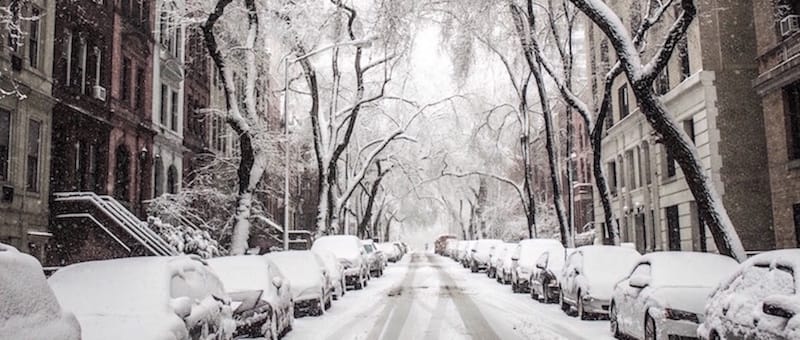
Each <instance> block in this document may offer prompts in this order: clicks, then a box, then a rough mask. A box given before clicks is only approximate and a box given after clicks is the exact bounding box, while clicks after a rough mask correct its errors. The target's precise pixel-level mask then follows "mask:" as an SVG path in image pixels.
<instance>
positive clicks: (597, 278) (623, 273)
mask: <svg viewBox="0 0 800 340" xmlns="http://www.w3.org/2000/svg"><path fill="white" fill-rule="evenodd" d="M641 256H642V255H641V254H639V252H637V251H636V250H635V249H631V248H628V247H617V246H600V245H594V246H583V247H578V248H577V249H575V252H574V253H572V254H570V255H569V257H567V264H566V265H565V266H564V271H563V274H562V279H561V295H560V299H559V301H560V303H561V310H563V311H564V312H565V313H568V314H569V313H570V312H571V310H572V308H575V310H576V311H577V314H578V317H580V318H581V320H587V319H589V318H590V317H591V316H593V315H606V314H608V309H609V306H610V305H611V295H612V293H613V292H614V286H615V285H616V284H617V282H619V281H622V279H624V278H625V277H627V276H628V275H629V274H630V273H631V269H633V266H634V265H635V264H636V263H637V261H639V258H640V257H641Z"/></svg>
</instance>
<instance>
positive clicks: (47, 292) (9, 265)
mask: <svg viewBox="0 0 800 340" xmlns="http://www.w3.org/2000/svg"><path fill="white" fill-rule="evenodd" d="M80 333H81V330H80V326H79V325H78V320H77V319H76V318H75V316H73V315H72V314H70V313H66V312H64V311H62V310H61V306H60V305H59V304H58V301H57V300H56V297H55V295H54V294H53V291H52V289H50V287H49V286H48V285H47V280H46V279H45V277H44V272H43V271H42V266H41V264H39V261H37V260H36V259H35V258H34V257H33V256H30V255H27V254H23V253H20V252H19V251H17V249H15V248H14V247H11V246H8V245H5V244H2V243H0V338H3V339H15V340H40V339H48V340H78V339H80Z"/></svg>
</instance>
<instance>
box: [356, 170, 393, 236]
mask: <svg viewBox="0 0 800 340" xmlns="http://www.w3.org/2000/svg"><path fill="white" fill-rule="evenodd" d="M375 164H376V166H377V167H378V177H377V178H375V181H374V182H372V188H371V189H370V191H369V197H368V198H367V206H366V208H364V216H363V217H362V218H361V222H360V223H359V224H358V231H359V233H366V232H367V229H368V227H369V222H370V221H371V220H372V207H373V206H374V205H375V198H376V197H378V190H380V188H381V181H382V180H383V177H384V176H385V175H386V173H387V172H388V170H387V171H386V172H383V171H381V162H380V161H378V162H377V163H375Z"/></svg>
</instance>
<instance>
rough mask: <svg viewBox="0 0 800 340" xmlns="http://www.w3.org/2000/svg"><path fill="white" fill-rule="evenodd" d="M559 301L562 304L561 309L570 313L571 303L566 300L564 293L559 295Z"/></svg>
mask: <svg viewBox="0 0 800 340" xmlns="http://www.w3.org/2000/svg"><path fill="white" fill-rule="evenodd" d="M558 303H559V304H560V305H561V311H562V312H564V313H567V314H569V310H570V308H569V304H568V303H567V302H566V301H564V293H561V294H559V295H558Z"/></svg>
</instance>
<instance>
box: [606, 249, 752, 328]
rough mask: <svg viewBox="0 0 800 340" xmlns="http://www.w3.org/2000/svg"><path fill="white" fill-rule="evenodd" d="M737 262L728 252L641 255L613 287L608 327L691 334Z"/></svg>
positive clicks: (734, 268)
mask: <svg viewBox="0 0 800 340" xmlns="http://www.w3.org/2000/svg"><path fill="white" fill-rule="evenodd" d="M738 265H739V263H738V262H736V261H734V260H733V259H732V258H730V257H727V256H721V255H717V254H709V253H696V252H656V253H651V254H647V255H644V256H642V257H641V258H640V259H639V262H637V263H636V265H635V267H634V268H633V271H632V272H631V274H630V275H629V276H628V277H627V278H625V279H624V280H622V281H620V282H619V283H618V284H617V285H616V287H615V288H614V294H613V296H612V300H611V306H610V311H609V319H610V320H611V321H610V325H611V332H612V333H613V334H614V335H616V336H617V337H620V336H628V337H633V338H635V339H646V340H658V339H663V340H667V339H688V338H695V337H696V336H697V326H698V324H699V323H700V322H702V321H703V319H704V317H703V309H704V307H705V305H706V301H707V299H708V296H709V295H710V294H711V292H712V291H713V290H714V288H716V287H717V286H718V285H719V283H720V281H722V280H724V279H725V278H727V277H729V276H730V275H731V273H733V272H734V271H735V270H736V267H737V266H738Z"/></svg>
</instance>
